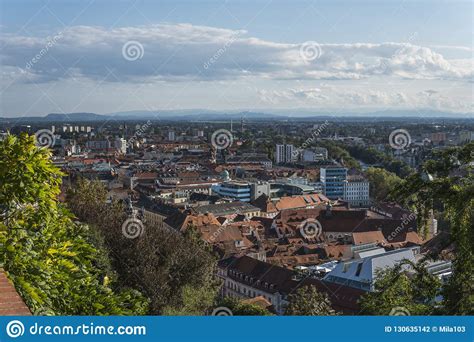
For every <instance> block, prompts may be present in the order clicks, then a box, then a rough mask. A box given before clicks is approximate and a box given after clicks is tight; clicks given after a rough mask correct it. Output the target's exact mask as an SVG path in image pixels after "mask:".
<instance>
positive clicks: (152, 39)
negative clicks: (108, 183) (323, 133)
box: [0, 0, 474, 117]
mask: <svg viewBox="0 0 474 342" xmlns="http://www.w3.org/2000/svg"><path fill="white" fill-rule="evenodd" d="M0 58H1V59H0V68H1V69H0V91H1V95H0V96H1V98H0V101H1V102H0V115H1V116H4V117H20V116H33V115H41V116H42V115H46V114H48V113H72V112H94V113H104V114H105V113H114V112H122V111H132V110H151V111H159V110H178V109H209V110H223V111H225V110H250V111H266V112H271V111H299V110H309V111H314V112H315V113H316V112H327V111H331V112H333V113H334V114H337V113H350V112H373V111H380V110H383V111H385V110H387V111H391V110H397V111H403V110H407V111H408V110H410V111H413V110H414V111H420V112H421V111H427V110H436V111H443V112H447V113H451V115H455V114H459V113H461V114H462V115H467V116H472V115H473V112H474V108H473V73H474V63H473V60H474V57H473V2H471V1H456V0H452V1H436V0H434V1H409V0H393V1H391V0H388V1H380V0H379V1H355V0H346V1H338V0H333V1H298V0H296V1H289V0H288V1H281V0H274V1H271V0H266V1H261V0H253V1H212V0H205V1H204V0H203V1H199V0H195V1H191V0H187V1H181V0H178V1H151V0H150V1H138V0H137V1H121V0H115V1H113V0H108V1H105V0H95V1H94V0H82V1H78V0H62V1H57V0H56V1H53V0H51V1H40V0H36V1H33V0H28V1H25V0H0Z"/></svg>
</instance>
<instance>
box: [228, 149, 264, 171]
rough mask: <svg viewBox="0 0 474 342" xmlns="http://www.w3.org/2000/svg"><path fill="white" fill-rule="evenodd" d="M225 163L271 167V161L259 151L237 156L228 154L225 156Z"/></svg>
mask: <svg viewBox="0 0 474 342" xmlns="http://www.w3.org/2000/svg"><path fill="white" fill-rule="evenodd" d="M226 163H227V164H257V165H262V166H263V167H264V168H266V169H271V168H272V165H273V164H272V161H271V160H270V159H268V157H267V155H265V154H260V153H244V154H242V155H238V156H230V157H228V158H226Z"/></svg>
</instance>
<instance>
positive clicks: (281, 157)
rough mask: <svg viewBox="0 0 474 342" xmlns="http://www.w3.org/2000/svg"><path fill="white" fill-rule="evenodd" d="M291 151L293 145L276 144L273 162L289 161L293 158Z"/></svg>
mask: <svg viewBox="0 0 474 342" xmlns="http://www.w3.org/2000/svg"><path fill="white" fill-rule="evenodd" d="M293 151H294V147H293V145H286V144H285V145H282V144H277V145H276V151H275V162H276V163H277V164H280V163H291V162H292V161H293V160H294V156H293Z"/></svg>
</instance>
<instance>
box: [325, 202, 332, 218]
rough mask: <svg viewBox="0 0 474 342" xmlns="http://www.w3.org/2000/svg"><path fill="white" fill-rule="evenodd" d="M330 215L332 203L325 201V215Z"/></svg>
mask: <svg viewBox="0 0 474 342" xmlns="http://www.w3.org/2000/svg"><path fill="white" fill-rule="evenodd" d="M331 216H332V205H331V203H330V202H327V203H326V217H331Z"/></svg>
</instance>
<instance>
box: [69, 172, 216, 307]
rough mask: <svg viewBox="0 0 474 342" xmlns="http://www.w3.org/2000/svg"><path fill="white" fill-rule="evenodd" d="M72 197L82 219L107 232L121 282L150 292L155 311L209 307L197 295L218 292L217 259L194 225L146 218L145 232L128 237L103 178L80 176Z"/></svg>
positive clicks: (108, 244)
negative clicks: (176, 227) (180, 228)
mask: <svg viewBox="0 0 474 342" xmlns="http://www.w3.org/2000/svg"><path fill="white" fill-rule="evenodd" d="M67 201H68V204H69V205H70V207H71V208H72V210H73V212H74V213H75V214H76V215H77V216H78V217H79V218H80V219H81V220H83V221H85V222H87V223H89V224H90V225H92V226H94V227H97V229H98V230H99V231H100V232H102V235H103V236H104V237H105V244H106V245H107V247H108V249H109V250H110V251H111V254H112V255H113V258H114V266H115V268H116V269H117V270H118V273H119V280H120V282H121V283H123V284H126V285H128V286H131V287H134V288H138V289H140V290H141V291H142V292H143V293H145V294H146V295H147V296H148V297H149V298H150V300H151V311H152V313H153V314H160V313H165V314H172V313H178V312H182V313H183V314H184V313H187V314H193V315H194V314H196V315H197V314H199V313H201V312H203V310H202V307H199V306H196V305H194V304H193V302H194V299H193V298H196V297H197V298H207V296H210V297H215V296H216V294H217V288H218V285H219V284H218V282H217V280H216V278H215V268H216V266H217V259H216V258H215V257H214V256H213V254H212V252H211V251H210V249H209V248H208V247H207V246H206V245H205V244H204V243H203V241H201V239H200V238H199V237H198V236H197V235H196V232H195V231H194V230H193V229H188V230H187V231H186V232H185V234H181V233H179V232H177V231H173V230H169V229H166V228H163V227H156V226H153V225H151V224H149V223H147V222H144V226H145V229H144V232H143V234H142V235H141V236H139V237H137V238H135V239H129V238H126V237H125V236H124V235H123V234H122V229H121V226H122V224H123V222H125V220H126V216H125V215H124V211H123V206H122V205H121V204H120V203H118V202H112V203H110V204H108V203H106V191H105V189H104V188H103V185H102V184H100V183H99V182H97V181H94V182H90V181H87V180H79V181H78V182H77V184H76V185H75V187H74V190H72V191H70V192H69V195H68V200H67ZM206 303H208V301H205V302H204V303H203V305H204V304H205V305H204V306H207V305H208V304H206Z"/></svg>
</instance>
